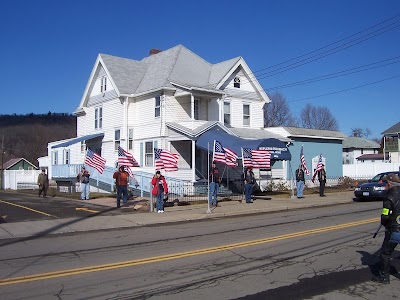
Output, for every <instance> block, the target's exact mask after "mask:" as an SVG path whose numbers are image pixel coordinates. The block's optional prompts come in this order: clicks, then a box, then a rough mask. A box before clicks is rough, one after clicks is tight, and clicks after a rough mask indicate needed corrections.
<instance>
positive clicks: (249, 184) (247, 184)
mask: <svg viewBox="0 0 400 300" xmlns="http://www.w3.org/2000/svg"><path fill="white" fill-rule="evenodd" d="M243 180H244V196H245V199H246V203H253V201H251V194H252V193H253V187H254V184H255V183H256V181H255V178H254V173H253V170H252V169H251V168H250V167H248V168H247V169H246V170H245V172H244V174H243Z"/></svg>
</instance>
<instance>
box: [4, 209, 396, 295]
mask: <svg viewBox="0 0 400 300" xmlns="http://www.w3.org/2000/svg"><path fill="white" fill-rule="evenodd" d="M380 210H381V203H380V202H365V203H357V202H354V203H349V204H342V205H340V206H330V207H319V208H310V209H304V210H292V211H287V210H286V211H281V212H277V213H268V214H257V215H252V216H241V217H233V218H229V217H226V218H222V219H209V220H203V221H201V222H182V223H175V224H158V225H157V224H156V225H153V226H150V227H135V228H125V229H116V230H107V231H96V232H81V233H74V234H69V235H55V236H45V237H35V238H31V239H27V240H22V241H18V240H15V241H12V242H10V241H7V240H3V241H0V249H1V252H2V257H1V258H0V270H1V272H0V288H1V290H2V299H4V300H7V299H63V300H67V299H149V298H150V299H192V300H194V299H237V298H243V299H279V300H282V299H310V298H312V299H378V298H380V299H394V298H396V297H397V295H399V294H400V285H399V284H398V282H396V280H397V279H396V278H395V277H394V276H392V280H393V283H392V285H391V286H390V289H389V288H388V287H387V286H380V285H378V284H375V283H371V282H370V278H371V276H372V271H374V267H373V266H374V264H375V263H376V262H377V259H378V256H377V254H378V253H377V250H378V249H379V246H380V243H381V241H382V237H383V233H382V232H381V233H380V234H379V235H378V237H377V238H376V239H372V234H373V232H374V231H375V229H376V228H377V225H378V224H379V223H378V222H379V213H380ZM395 256H399V253H398V252H396V253H395ZM394 266H395V267H396V268H397V269H398V270H400V264H399V263H398V261H396V260H395V261H394Z"/></svg>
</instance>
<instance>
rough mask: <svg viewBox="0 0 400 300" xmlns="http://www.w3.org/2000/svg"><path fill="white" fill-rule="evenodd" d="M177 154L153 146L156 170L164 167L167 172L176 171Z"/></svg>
mask: <svg viewBox="0 0 400 300" xmlns="http://www.w3.org/2000/svg"><path fill="white" fill-rule="evenodd" d="M178 159H179V154H176V153H171V152H169V151H168V150H163V149H158V148H154V161H155V165H156V170H161V169H164V170H165V171H168V172H173V171H178Z"/></svg>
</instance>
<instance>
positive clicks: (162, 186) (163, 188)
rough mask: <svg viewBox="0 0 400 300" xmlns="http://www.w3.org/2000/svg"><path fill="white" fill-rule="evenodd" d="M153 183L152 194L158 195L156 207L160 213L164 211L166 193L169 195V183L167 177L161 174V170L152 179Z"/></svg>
mask: <svg viewBox="0 0 400 300" xmlns="http://www.w3.org/2000/svg"><path fill="white" fill-rule="evenodd" d="M151 184H152V185H153V190H152V192H151V193H152V194H153V195H154V196H156V199H157V200H156V209H157V212H158V213H163V212H164V195H165V196H167V195H168V184H167V181H166V180H165V177H164V176H162V175H161V172H160V171H157V172H156V174H155V175H154V177H153V179H152V180H151Z"/></svg>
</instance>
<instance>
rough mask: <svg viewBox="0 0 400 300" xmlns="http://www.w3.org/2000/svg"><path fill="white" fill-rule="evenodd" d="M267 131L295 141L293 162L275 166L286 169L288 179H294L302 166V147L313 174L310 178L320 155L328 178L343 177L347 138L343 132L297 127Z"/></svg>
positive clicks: (276, 128)
mask: <svg viewBox="0 0 400 300" xmlns="http://www.w3.org/2000/svg"><path fill="white" fill-rule="evenodd" d="M265 130H267V131H270V132H273V133H275V134H278V135H281V136H284V137H287V138H290V139H291V140H292V141H293V142H292V143H291V146H290V147H289V149H290V152H291V154H292V160H291V162H287V161H283V162H277V163H276V164H275V167H276V168H278V167H279V166H280V165H281V166H282V167H283V168H284V170H285V173H286V174H287V177H288V178H293V176H294V172H295V170H296V169H297V168H298V166H299V165H300V152H301V147H302V146H303V154H304V158H305V161H306V165H307V168H308V169H309V170H310V172H311V174H310V177H309V178H311V177H312V175H313V172H314V170H315V168H316V166H317V163H318V158H319V155H320V154H322V159H323V163H324V164H325V169H326V172H327V177H328V178H339V177H341V176H343V169H342V142H343V140H345V139H346V138H347V136H346V135H345V134H343V133H342V132H340V131H332V130H317V129H306V128H296V127H267V128H265Z"/></svg>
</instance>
